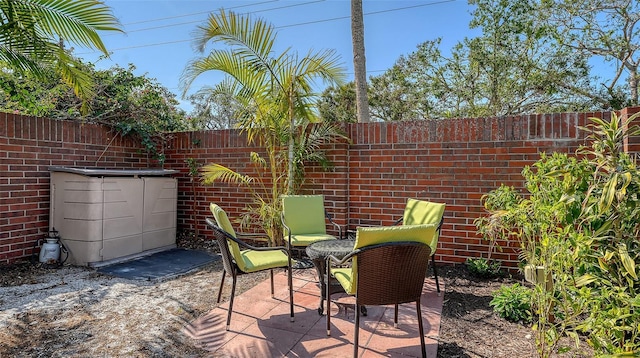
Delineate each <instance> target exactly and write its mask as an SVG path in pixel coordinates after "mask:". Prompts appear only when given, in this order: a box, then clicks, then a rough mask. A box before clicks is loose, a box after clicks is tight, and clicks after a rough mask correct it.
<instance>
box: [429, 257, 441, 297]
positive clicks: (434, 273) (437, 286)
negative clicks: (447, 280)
mask: <svg viewBox="0 0 640 358" xmlns="http://www.w3.org/2000/svg"><path fill="white" fill-rule="evenodd" d="M431 266H432V267H433V276H435V278H436V290H437V291H438V296H440V281H438V269H436V258H435V255H431Z"/></svg>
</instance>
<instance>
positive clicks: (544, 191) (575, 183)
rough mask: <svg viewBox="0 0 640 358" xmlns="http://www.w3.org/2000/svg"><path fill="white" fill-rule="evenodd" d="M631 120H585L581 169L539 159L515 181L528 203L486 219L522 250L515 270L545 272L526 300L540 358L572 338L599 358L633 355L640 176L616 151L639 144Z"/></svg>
mask: <svg viewBox="0 0 640 358" xmlns="http://www.w3.org/2000/svg"><path fill="white" fill-rule="evenodd" d="M638 117H640V115H634V116H631V117H629V118H626V119H623V120H621V119H619V118H618V116H617V115H616V114H615V113H613V114H612V115H611V118H610V120H603V119H599V118H591V121H592V124H591V125H590V126H589V127H587V128H583V129H584V130H587V131H589V133H590V135H589V140H590V142H591V146H590V147H583V148H581V149H580V150H579V151H578V154H579V155H580V156H582V157H583V159H582V160H578V159H577V158H574V157H569V156H568V155H566V154H559V153H554V154H552V155H551V156H547V155H544V154H543V155H541V159H540V160H539V161H538V162H536V163H535V165H534V166H533V167H527V168H525V169H524V170H523V172H522V173H523V176H524V177H525V186H526V189H527V191H528V195H527V197H526V198H524V199H522V200H521V201H520V202H519V203H518V204H517V205H513V206H511V207H510V208H509V209H507V210H504V211H499V210H498V211H494V212H492V216H493V215H496V216H499V217H500V220H501V221H500V223H501V225H502V226H501V230H504V231H506V232H508V233H509V235H510V236H511V237H512V238H514V239H517V240H519V241H520V244H521V249H522V251H521V252H522V258H523V260H525V261H526V262H527V263H528V264H533V265H535V266H541V267H543V268H544V270H545V272H547V275H548V279H547V280H546V281H545V280H541V281H542V282H536V283H535V287H534V290H533V291H532V311H533V313H534V315H535V317H536V321H535V324H534V326H533V328H534V330H535V331H536V332H537V334H536V342H537V347H538V353H539V354H540V355H541V356H543V357H546V356H549V355H550V354H551V353H552V352H553V351H555V350H556V349H557V350H558V351H563V350H565V349H568V347H558V346H557V343H558V340H559V338H560V337H561V336H562V335H564V334H567V335H570V336H572V337H573V338H575V340H576V342H577V340H578V334H580V333H582V334H586V335H588V342H589V343H590V344H591V345H592V346H593V347H594V348H595V350H596V352H599V354H613V355H615V354H631V355H633V354H639V353H640V327H639V326H638V325H637V322H640V310H638V309H637V307H638V303H639V302H638V292H637V286H638V281H639V280H638V272H637V271H638V270H637V266H638V264H640V242H638V240H637V236H638V233H639V232H640V209H639V208H638V205H637V202H638V197H639V196H640V171H638V170H637V167H636V165H635V162H634V161H633V160H632V158H631V157H630V156H629V154H627V153H625V152H624V150H623V140H624V138H626V137H627V136H630V135H633V136H637V135H638V134H640V129H638V128H637V127H635V126H631V122H632V121H633V120H635V119H637V118H638ZM497 197H500V196H497ZM497 201H498V202H500V200H497ZM497 206H498V207H499V206H500V205H497ZM485 222H487V221H485Z"/></svg>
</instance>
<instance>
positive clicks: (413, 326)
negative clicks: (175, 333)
mask: <svg viewBox="0 0 640 358" xmlns="http://www.w3.org/2000/svg"><path fill="white" fill-rule="evenodd" d="M275 280H276V281H275V287H276V288H275V296H274V298H272V297H271V293H270V289H269V280H268V279H267V280H265V281H263V282H261V283H259V284H258V285H256V286H255V287H253V288H251V289H250V290H248V291H246V292H244V293H243V294H241V295H239V296H236V298H235V300H234V304H233V306H234V307H233V314H232V316H231V327H230V330H229V331H225V324H226V319H227V309H228V307H229V303H228V302H225V303H223V304H221V305H220V306H219V307H216V308H214V309H212V310H211V311H209V312H208V313H207V314H205V315H203V316H201V317H199V318H197V319H196V320H194V321H193V322H190V323H189V324H187V325H186V326H185V327H184V329H183V332H184V333H185V334H186V335H187V336H188V337H190V338H192V339H194V340H196V341H197V342H198V344H199V345H200V346H201V347H202V348H203V349H205V350H207V351H209V352H211V353H212V356H214V357H352V356H353V333H354V330H355V327H354V321H353V319H354V312H353V309H349V310H347V312H346V313H345V310H344V309H342V310H340V312H339V308H338V305H336V304H335V303H332V304H331V336H327V332H326V317H325V316H320V315H318V311H317V308H318V304H319V299H320V298H319V296H320V289H319V288H318V286H317V281H316V275H315V270H313V269H306V270H294V273H293V287H294V298H293V302H294V314H295V322H290V320H289V301H288V299H289V291H288V289H287V280H286V272H279V273H277V274H276V275H275ZM441 281H442V280H441ZM440 288H441V290H442V292H443V294H442V295H440V296H438V295H437V294H436V286H435V281H434V280H433V279H432V278H427V279H426V280H425V285H424V288H423V293H422V300H421V305H422V307H421V309H422V318H423V324H424V333H425V343H426V348H427V357H435V356H436V354H437V350H438V342H437V338H438V334H439V331H440V315H441V312H442V303H443V298H444V283H443V282H440ZM229 289H230V284H229V285H225V290H229ZM214 290H215V288H214ZM227 292H228V291H227ZM216 294H217V292H216ZM332 298H333V299H337V300H338V301H348V300H350V299H352V298H351V297H340V295H333V296H332ZM367 309H368V314H367V316H364V317H363V316H361V317H360V348H359V351H358V353H359V356H360V357H367V358H369V357H404V358H406V357H420V356H421V354H420V338H419V335H418V322H417V318H416V315H415V304H412V303H408V304H403V305H400V309H399V319H398V328H394V327H393V306H372V307H367Z"/></svg>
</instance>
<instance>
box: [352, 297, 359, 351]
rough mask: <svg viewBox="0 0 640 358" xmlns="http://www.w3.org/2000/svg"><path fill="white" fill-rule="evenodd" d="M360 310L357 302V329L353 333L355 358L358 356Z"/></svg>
mask: <svg viewBox="0 0 640 358" xmlns="http://www.w3.org/2000/svg"><path fill="white" fill-rule="evenodd" d="M358 312H360V305H359V304H358V303H356V310H355V316H356V329H355V332H354V333H353V358H356V357H358V344H359V343H358V338H360V315H359V314H358Z"/></svg>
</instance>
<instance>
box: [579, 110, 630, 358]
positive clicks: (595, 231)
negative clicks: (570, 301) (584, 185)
mask: <svg viewBox="0 0 640 358" xmlns="http://www.w3.org/2000/svg"><path fill="white" fill-rule="evenodd" d="M638 117H639V115H638V114H636V115H634V116H631V117H629V118H627V119H626V120H619V119H618V117H617V116H616V115H615V114H613V115H612V117H611V120H610V121H605V120H602V119H593V121H594V125H592V126H591V127H589V128H586V129H587V130H589V132H590V138H591V139H592V140H593V144H592V146H591V147H590V148H583V150H582V153H583V154H585V155H589V156H590V157H591V158H593V159H592V162H593V163H594V165H595V166H596V170H595V172H594V174H593V176H592V178H591V182H590V186H589V189H588V191H587V197H586V198H585V200H584V202H583V215H582V217H581V219H582V220H581V221H580V222H579V226H578V229H580V230H582V231H584V232H586V233H589V234H590V235H589V238H588V241H587V244H588V245H589V247H592V248H593V252H590V254H589V255H585V257H584V259H583V260H582V261H581V265H580V266H578V273H580V274H582V275H581V276H580V277H578V278H577V286H579V287H580V288H582V290H583V291H581V293H582V294H583V295H584V296H585V297H587V298H589V300H588V301H587V305H588V309H589V312H590V314H589V315H588V317H587V318H586V319H585V320H584V322H583V324H581V325H580V327H579V328H580V329H582V330H585V331H588V332H590V333H591V334H590V343H591V344H592V345H593V346H594V347H595V348H596V349H598V350H601V351H604V352H607V353H611V354H620V353H627V354H628V353H632V352H633V353H635V354H640V326H638V322H640V310H638V309H637V308H638V307H639V306H640V305H639V304H640V301H639V299H638V297H639V295H638V293H639V292H638V285H639V284H640V280H639V279H638V269H637V266H638V265H639V264H640V241H638V239H637V238H638V232H639V231H640V208H639V207H638V197H639V196H640V171H638V168H637V167H636V164H635V161H634V160H632V158H631V157H630V156H629V154H628V153H625V152H624V151H623V147H622V146H623V139H624V138H625V137H626V136H637V135H638V134H640V128H638V127H637V126H633V127H632V126H631V123H632V121H633V120H634V119H637V118H638Z"/></svg>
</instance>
